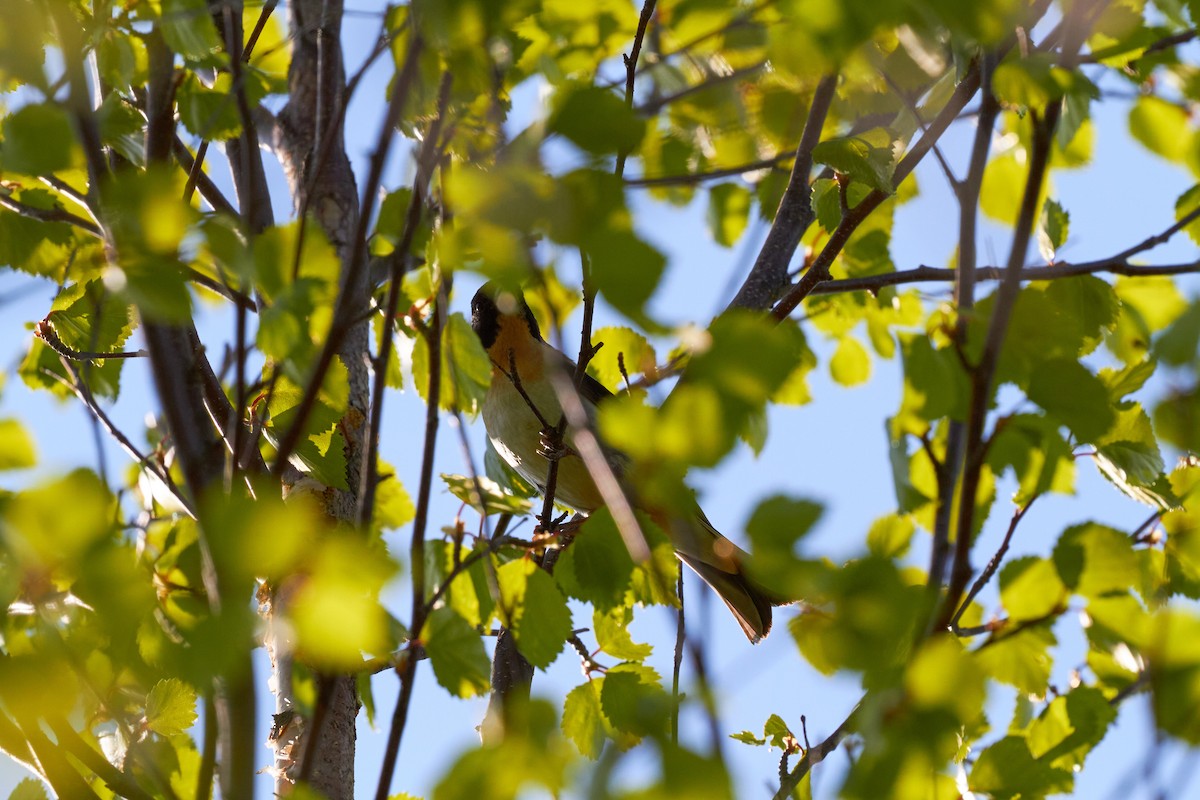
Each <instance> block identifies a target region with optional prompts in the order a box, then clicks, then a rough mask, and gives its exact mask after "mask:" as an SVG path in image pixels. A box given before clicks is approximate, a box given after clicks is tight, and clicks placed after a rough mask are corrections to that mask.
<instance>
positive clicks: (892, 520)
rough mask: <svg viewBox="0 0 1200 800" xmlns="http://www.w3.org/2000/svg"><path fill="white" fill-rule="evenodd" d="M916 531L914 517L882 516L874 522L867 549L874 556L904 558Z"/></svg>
mask: <svg viewBox="0 0 1200 800" xmlns="http://www.w3.org/2000/svg"><path fill="white" fill-rule="evenodd" d="M916 529H917V526H916V524H915V523H914V522H913V520H912V517H909V516H902V515H900V514H887V515H886V516H882V517H880V518H879V519H877V520H875V521H874V522H872V523H871V528H870V530H868V531H867V549H868V550H869V551H870V553H871V555H873V556H880V557H882V558H903V557H904V554H905V553H907V552H908V548H909V545H910V544H911V543H912V537H913V533H915V532H916Z"/></svg>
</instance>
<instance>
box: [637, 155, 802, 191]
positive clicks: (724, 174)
mask: <svg viewBox="0 0 1200 800" xmlns="http://www.w3.org/2000/svg"><path fill="white" fill-rule="evenodd" d="M795 157H796V154H795V153H794V152H792V151H791V150H789V151H787V152H786V153H779V154H778V155H774V156H770V157H769V158H761V159H759V160H757V161H750V162H748V163H746V164H739V165H737V166H736V167H722V168H720V169H714V170H709V171H707V172H689V173H687V174H685V175H653V176H642V177H640V178H626V179H625V185H626V186H628V187H630V188H638V187H652V186H693V185H695V184H697V183H704V182H705V181H712V180H718V179H720V178H731V177H733V176H735V175H743V174H745V173H747V172H758V171H759V170H763V169H774V168H776V167H782V166H783V165H784V164H785V163H787V162H788V161H791V160H792V159H793V158H795Z"/></svg>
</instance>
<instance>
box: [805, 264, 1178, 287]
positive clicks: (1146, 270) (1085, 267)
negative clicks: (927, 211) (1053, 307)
mask: <svg viewBox="0 0 1200 800" xmlns="http://www.w3.org/2000/svg"><path fill="white" fill-rule="evenodd" d="M1100 273H1108V274H1110V275H1124V276H1126V277H1130V278H1146V277H1152V276H1155V275H1167V276H1171V275H1191V274H1194V273H1200V261H1188V262H1184V263H1180V264H1128V263H1125V262H1124V261H1114V260H1110V259H1100V260H1097V261H1084V262H1080V263H1078V264H1071V263H1069V262H1065V261H1064V262H1060V263H1058V264H1055V265H1054V266H1049V267H1035V266H1028V267H1022V268H1021V269H1020V271H1019V272H1018V278H1019V279H1020V280H1021V281H1056V280H1062V279H1063V278H1076V277H1079V276H1080V275H1097V274H1100ZM957 274H958V271H957V270H953V269H943V268H940V267H930V266H925V265H922V266H920V267H914V268H913V269H907V270H901V271H899V272H885V273H882V274H880V275H868V276H866V277H863V278H842V279H839V280H829V281H825V282H824V283H821V284H819V285H818V286H816V287H814V288H813V291H812V294H813V295H831V294H845V293H846V292H871V293H876V292H879V291H880V290H881V289H885V288H887V287H889V286H905V285H908V284H913V283H953V282H954V279H955V276H956V275H957ZM1004 274H1005V269H1004V267H979V268H978V269H976V270H975V279H976V281H981V280H983V281H998V280H1001V279H1002V278H1003V277H1004Z"/></svg>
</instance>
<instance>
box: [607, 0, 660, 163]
mask: <svg viewBox="0 0 1200 800" xmlns="http://www.w3.org/2000/svg"><path fill="white" fill-rule="evenodd" d="M656 2H657V0H645V2H643V3H642V13H641V14H640V15H639V16H638V26H637V32H636V33H635V34H634V35H633V46H632V47H631V48H630V49H629V55H626V56H622V58H624V60H625V105H626V106H627V107H628V108H633V83H634V81H635V80H637V63H638V56H640V55H641V54H642V41H643V40H644V39H645V38H646V28H647V27H648V26H649V25H650V18H651V17H653V16H654V6H655V3H656ZM628 157H629V153H628V152H626V151H624V150H622V151H620V152H618V153H617V169H616V172H617V177H618V178H620V177H621V176H622V175H624V174H625V159H626V158H628Z"/></svg>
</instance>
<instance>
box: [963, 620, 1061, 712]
mask: <svg viewBox="0 0 1200 800" xmlns="http://www.w3.org/2000/svg"><path fill="white" fill-rule="evenodd" d="M1055 643H1056V642H1055V638H1054V634H1053V633H1052V632H1051V630H1050V628H1049V627H1048V626H1047V625H1046V624H1040V625H1034V626H1032V627H1028V628H1024V629H1023V630H1020V631H1018V632H1016V633H1005V632H1003V631H1002V632H1000V633H998V634H996V636H995V637H994V638H993V639H991V640H989V641H988V642H987V646H986V647H984V648H982V649H980V650H979V651H977V653H976V658H977V659H978V661H979V665H980V666H981V667H983V669H984V671H986V672H987V673H988V675H990V676H991V677H993V678H995V679H996V680H998V681H1000V682H1001V683H1007V684H1009V685H1011V686H1015V687H1016V688H1017V689H1018V690H1020V691H1022V692H1024V693H1026V694H1032V695H1042V694H1044V693H1045V691H1046V687H1047V685H1048V684H1049V682H1050V668H1051V666H1052V665H1053V658H1052V657H1051V655H1050V648H1051V647H1053V646H1054V645H1055Z"/></svg>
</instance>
